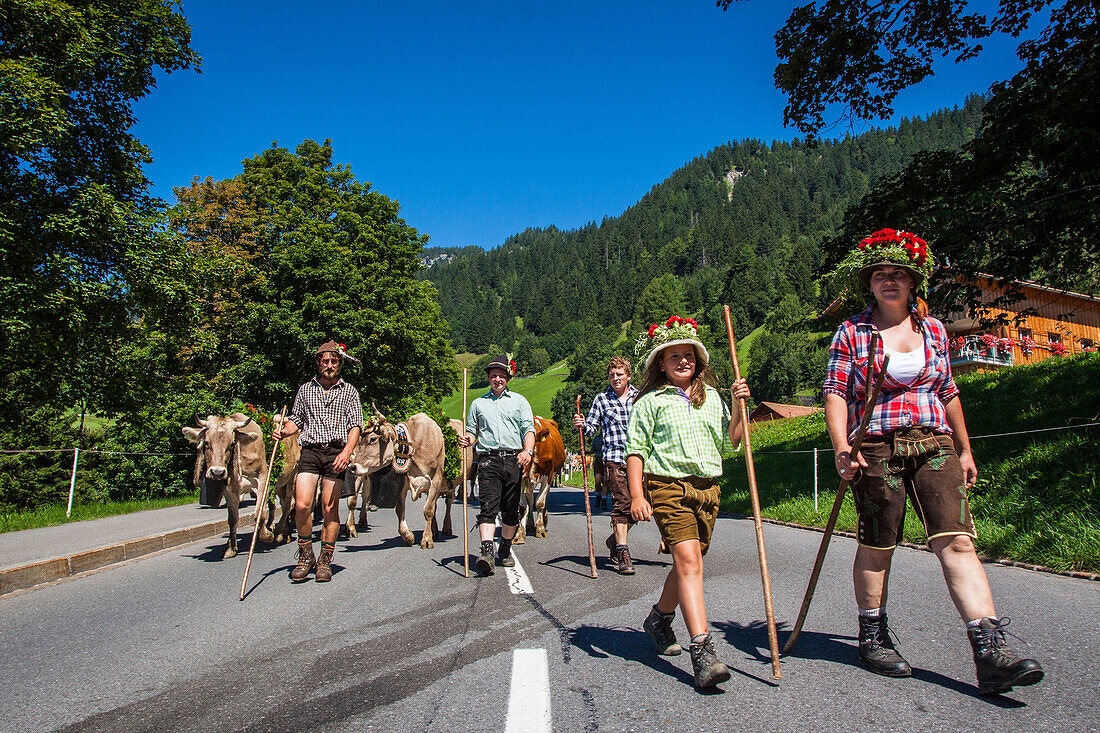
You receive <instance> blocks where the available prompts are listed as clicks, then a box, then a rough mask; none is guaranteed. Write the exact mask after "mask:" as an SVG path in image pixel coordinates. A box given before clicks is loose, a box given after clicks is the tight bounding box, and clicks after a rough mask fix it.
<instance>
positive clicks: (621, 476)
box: [573, 356, 638, 575]
mask: <svg viewBox="0 0 1100 733" xmlns="http://www.w3.org/2000/svg"><path fill="white" fill-rule="evenodd" d="M630 377H631V368H630V360H628V359H626V358H624V357H621V356H615V357H612V359H611V361H610V362H608V364H607V381H608V383H609V384H610V386H609V387H608V388H607V389H606V390H605V391H603V392H600V393H599V394H598V395H596V398H595V399H593V400H592V407H591V408H589V410H588V419H587V420H586V419H585V418H584V417H583V416H582V415H581V414H580V413H579V412H578V413H575V414H574V415H573V425H574V427H577V428H583V429H584V434H585V436H586V437H591V436H592V435H595V434H596V431H597V430H598V431H600V435H601V440H602V444H601V447H602V458H603V466H604V469H603V470H604V481H605V482H606V485H607V486H608V488H609V489H610V491H611V530H612V533H611V535H610V536H609V537H608V538H607V541H606V542H605V543H604V544H606V545H607V549H608V551H609V552H610V553H611V562H613V563H615V570H616V571H617V572H618V573H620V574H621V575H633V574H634V563H633V562H632V561H631V559H630V549H629V548H628V547H627V545H626V533H627V532H628V531H629V530H630V527H631V526H632V525H633V524H634V520H633V519H632V518H631V516H630V489H629V488H627V485H626V426H627V422H628V420H629V418H630V408H631V407H632V406H633V405H634V400H635V399H637V397H638V390H637V389H636V388H635V387H634V386H633V385H631V384H630Z"/></svg>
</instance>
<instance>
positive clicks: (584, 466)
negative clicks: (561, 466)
mask: <svg viewBox="0 0 1100 733" xmlns="http://www.w3.org/2000/svg"><path fill="white" fill-rule="evenodd" d="M580 411H581V396H580V395H577V412H578V413H579V412H580ZM577 434H578V435H579V436H580V438H581V475H582V476H583V478H584V518H585V519H586V520H588V567H589V568H591V569H592V577H593V578H595V577H596V548H595V547H594V546H593V545H592V505H591V504H589V503H588V462H587V461H586V460H585V456H584V426H583V425H582V426H581V427H579V428H577Z"/></svg>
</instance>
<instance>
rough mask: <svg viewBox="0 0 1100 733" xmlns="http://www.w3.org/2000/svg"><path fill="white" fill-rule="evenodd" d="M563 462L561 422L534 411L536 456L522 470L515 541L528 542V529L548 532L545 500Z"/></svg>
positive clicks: (539, 534) (543, 534)
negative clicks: (559, 426) (541, 415)
mask: <svg viewBox="0 0 1100 733" xmlns="http://www.w3.org/2000/svg"><path fill="white" fill-rule="evenodd" d="M564 465H565V444H564V443H563V442H562V439H561V433H560V432H559V431H558V424H557V423H556V422H554V421H553V420H549V419H547V418H544V417H539V416H538V415H535V458H534V460H532V461H531V462H530V463H529V464H527V471H526V472H525V473H524V474H523V491H522V493H521V494H520V510H519V512H520V513H519V527H518V528H517V529H516V538H515V540H513V543H514V544H517V545H518V544H522V543H524V542H526V539H527V533H528V532H534V534H535V536H536V537H545V536H546V522H547V520H548V519H549V513H548V512H547V511H546V501H547V499H548V498H549V497H550V486H551V485H552V484H554V483H555V482H557V481H558V478H559V477H560V475H561V469H562V466H564Z"/></svg>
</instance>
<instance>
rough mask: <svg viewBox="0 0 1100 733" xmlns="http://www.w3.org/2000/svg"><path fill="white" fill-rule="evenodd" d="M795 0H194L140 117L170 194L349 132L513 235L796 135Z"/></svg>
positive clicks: (486, 229)
mask: <svg viewBox="0 0 1100 733" xmlns="http://www.w3.org/2000/svg"><path fill="white" fill-rule="evenodd" d="M794 4H795V3H793V2H787V1H786V0H774V1H773V0H750V1H749V2H739V3H734V4H733V6H732V7H731V9H730V10H729V11H727V12H722V11H721V10H718V9H717V8H716V7H715V6H714V2H713V0H679V1H675V0H674V1H667V0H666V2H652V1H650V0H632V1H630V2H627V1H626V0H615V1H607V2H603V1H601V0H588V2H573V1H572V0H544V1H543V2H538V3H535V2H525V1H523V0H513V1H512V2H497V1H495V0H486V1H483V2H479V3H459V2H453V1H450V2H447V1H435V0H424V1H422V2H392V0H391V1H390V2H385V3H380V2H349V1H345V2H325V1H317V2H312V3H302V2H285V1H273V0H264V1H263V2H232V1H231V2H226V1H225V0H218V1H214V0H185V1H184V3H183V8H184V13H185V15H186V16H187V18H188V20H189V22H190V23H191V26H192V29H193V33H192V46H193V47H194V48H195V50H197V51H198V52H199V53H200V54H201V55H202V57H203V64H202V73H201V74H197V73H194V72H190V71H181V72H176V73H174V74H171V75H162V76H161V77H160V79H159V85H158V88H157V89H156V90H154V91H153V92H152V93H151V94H150V95H149V96H148V97H146V98H145V99H143V100H141V101H139V102H138V103H137V104H136V105H135V113H136V115H137V117H138V120H139V122H138V124H137V126H136V127H135V129H134V132H135V134H136V135H137V136H138V137H139V139H141V141H142V142H144V143H145V144H146V145H148V146H149V147H150V148H151V150H152V154H153V158H154V162H153V164H152V165H151V166H149V167H148V168H147V169H146V173H147V175H148V177H149V178H150V179H151V180H152V181H153V190H154V193H155V194H156V195H158V196H160V197H162V198H164V199H166V200H168V201H169V202H172V201H174V196H173V194H172V188H173V187H175V186H181V185H186V184H187V183H189V182H190V180H191V179H192V177H193V176H200V177H205V176H212V177H214V178H215V179H221V178H228V177H231V176H234V175H236V174H237V173H239V172H240V170H241V161H242V160H243V159H245V158H250V157H252V156H253V155H255V154H256V153H258V152H260V151H261V150H263V149H264V148H267V147H268V146H270V145H271V144H272V142H273V141H278V143H279V145H281V146H284V147H289V148H292V149H293V148H294V147H295V146H296V145H297V144H298V143H299V142H301V141H302V140H304V139H306V138H312V139H315V140H318V141H321V140H324V139H326V138H331V139H332V141H333V146H334V148H335V154H336V159H337V161H338V162H342V163H349V164H351V166H352V170H353V171H354V173H355V175H356V177H357V178H358V179H359V180H361V181H369V182H371V183H372V184H373V186H374V188H375V189H376V190H377V191H380V192H381V193H384V194H386V195H387V196H389V197H390V198H393V199H396V200H397V201H398V202H400V204H401V212H402V216H403V217H404V218H405V219H406V221H408V222H409V224H411V225H412V226H414V227H416V228H417V229H418V230H419V231H420V232H421V233H423V234H428V235H429V236H430V237H431V242H430V244H432V245H436V246H464V245H470V244H473V245H479V246H482V247H494V246H497V245H499V244H500V243H501V242H503V241H504V239H505V238H506V237H508V236H509V235H511V234H515V233H517V232H519V231H522V230H523V229H525V228H527V227H544V226H550V225H555V226H558V227H559V228H566V229H568V228H574V227H578V226H583V225H584V224H586V223H587V222H589V221H599V220H600V219H602V218H603V217H604V216H617V215H618V214H620V213H622V211H623V210H624V209H626V208H627V207H629V206H631V205H632V204H634V203H636V202H637V201H638V199H640V198H641V197H642V196H643V195H644V194H645V193H646V192H647V191H648V190H649V189H650V188H651V187H652V186H653V185H654V184H656V183H659V182H661V181H662V180H664V179H665V178H666V177H667V176H668V175H669V174H671V173H672V172H673V171H674V170H676V169H677V168H679V167H680V166H682V165H683V164H685V163H686V162H688V161H689V160H691V159H692V158H694V157H695V156H697V155H701V154H703V153H706V152H707V151H709V150H710V149H711V148H713V147H715V146H716V145H720V144H722V143H724V142H726V141H729V140H739V139H742V138H750V137H757V138H762V139H764V140H768V141H770V140H773V139H790V138H792V137H795V136H796V134H795V131H794V130H793V129H790V128H784V127H783V124H782V123H783V106H784V101H785V100H784V98H783V97H782V95H780V94H779V93H778V92H776V90H775V88H774V86H773V83H772V71H773V70H774V68H775V64H776V57H775V49H774V42H773V39H772V36H773V34H774V33H775V31H776V30H777V29H778V28H779V27H780V26H782V24H783V22H784V21H785V19H786V17H787V15H788V13H789V12H790V9H791V7H793V6H794ZM977 4H978V5H980V6H986V7H989V6H991V5H992V3H989V2H980V3H977ZM1015 45H1016V42H1015V41H1013V40H1012V39H993V40H990V41H987V42H986V43H985V46H986V51H985V53H983V54H982V55H981V56H980V57H979V59H978V60H976V61H972V62H968V63H966V64H963V65H955V64H953V63H951V62H950V61H949V60H946V61H944V62H943V63H942V64H941V65H940V66H939V67H938V68H937V75H936V77H935V78H933V79H931V80H928V81H926V82H925V83H923V84H922V85H920V86H919V87H917V88H915V89H912V90H909V91H907V92H905V93H904V94H903V95H902V96H901V97H899V101H898V104H897V113H898V118H900V116H903V115H905V116H919V115H923V114H927V113H929V112H932V111H934V110H936V109H939V108H941V107H949V106H953V105H956V104H960V103H961V102H962V100H963V99H964V97H965V96H966V94H968V93H970V92H984V91H986V90H987V89H988V88H989V85H990V84H991V83H992V82H995V81H998V80H1001V79H1005V78H1007V77H1008V76H1010V75H1011V74H1012V73H1014V72H1015V71H1016V70H1017V69H1018V68H1019V67H1020V64H1019V62H1018V61H1017V60H1016V58H1015V54H1014V49H1015ZM896 119H897V118H896ZM883 124H886V123H883ZM856 131H857V132H858V130H856ZM840 132H841V133H843V132H844V131H843V130H842V131H840Z"/></svg>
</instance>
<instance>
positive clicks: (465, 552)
mask: <svg viewBox="0 0 1100 733" xmlns="http://www.w3.org/2000/svg"><path fill="white" fill-rule="evenodd" d="M462 437H463V438H465V437H466V370H465V369H463V370H462ZM458 460H459V463H461V464H462V526H463V527H469V526H470V525H469V522H470V519H469V517H468V516H467V515H466V495H467V494H468V493H470V489H469V487H467V486H466V448H465V446H463V445H461V444H459V446H458ZM462 559H463V563H464V567H465V569H466V577H467V578H469V577H470V530H469V529H467V530H466V531H465V532H463V533H462Z"/></svg>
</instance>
